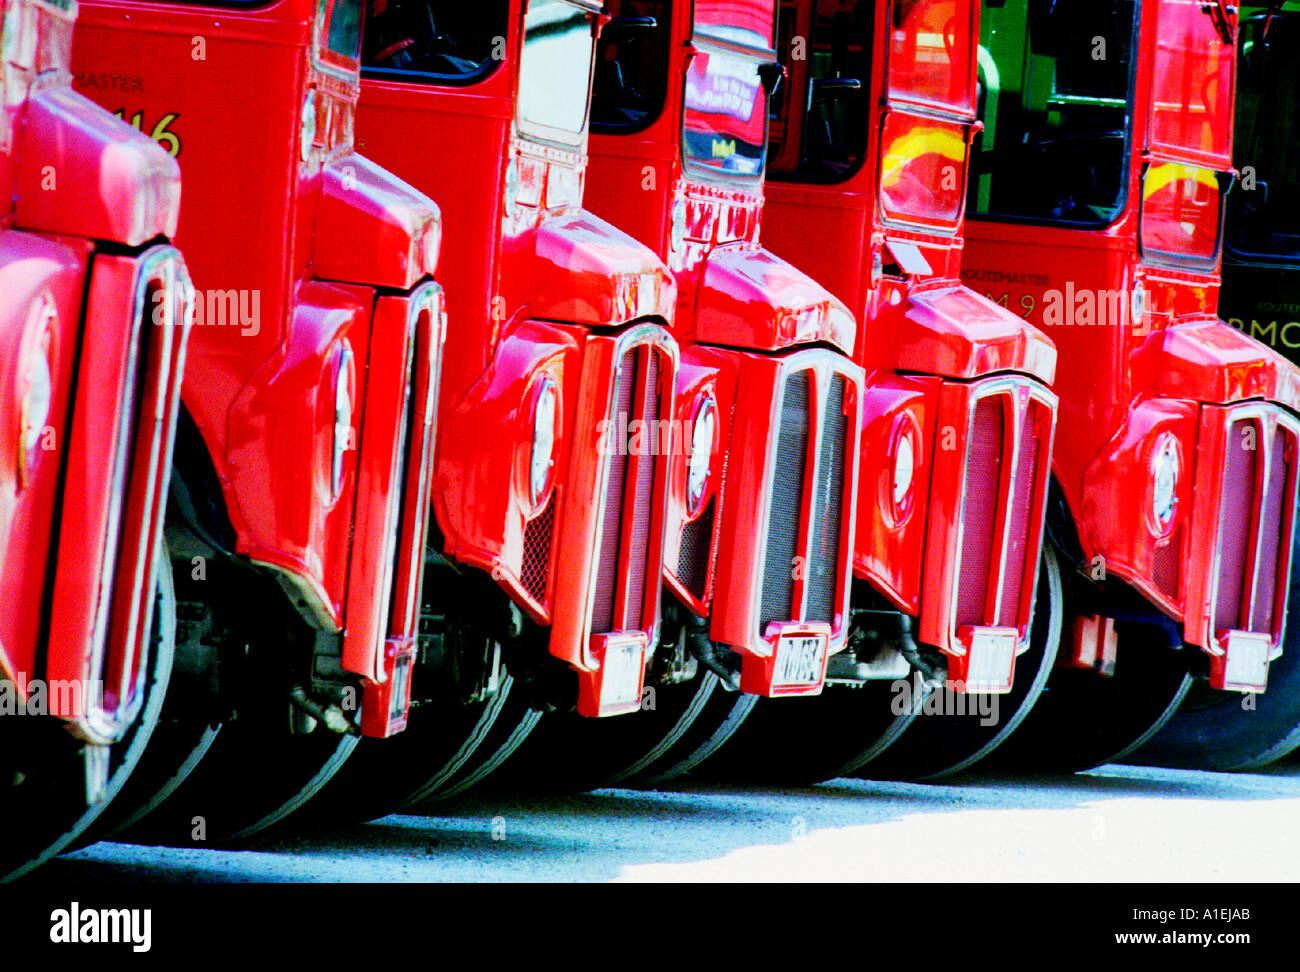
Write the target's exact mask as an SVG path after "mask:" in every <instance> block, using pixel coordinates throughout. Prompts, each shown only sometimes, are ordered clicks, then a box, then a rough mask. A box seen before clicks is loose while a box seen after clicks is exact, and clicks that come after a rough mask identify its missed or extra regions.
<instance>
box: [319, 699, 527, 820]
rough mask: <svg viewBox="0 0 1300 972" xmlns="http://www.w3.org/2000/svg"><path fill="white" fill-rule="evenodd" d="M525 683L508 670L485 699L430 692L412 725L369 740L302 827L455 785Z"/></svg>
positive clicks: (378, 813)
mask: <svg viewBox="0 0 1300 972" xmlns="http://www.w3.org/2000/svg"><path fill="white" fill-rule="evenodd" d="M518 693H519V687H518V685H517V684H516V683H515V682H514V680H513V679H512V678H511V677H510V676H509V675H506V676H505V677H504V678H503V679H502V681H501V685H500V686H499V687H498V689H497V690H496V692H494V693H493V694H492V695H490V696H489V697H488V698H487V699H486V700H484V701H481V702H473V703H469V704H466V703H463V702H462V701H460V700H459V699H457V698H450V697H449V698H442V699H439V698H431V699H429V700H428V701H426V702H424V703H423V704H421V705H419V706H418V707H413V708H412V709H411V713H410V717H409V719H408V721H407V724H406V729H404V730H403V731H402V732H400V733H398V734H397V735H395V736H393V737H391V738H389V739H362V740H361V741H360V742H359V743H358V744H357V749H356V752H354V753H353V754H352V756H351V758H350V759H348V761H347V763H346V764H345V765H344V766H343V768H342V769H341V770H340V771H339V772H338V773H337V774H335V776H334V778H333V779H332V780H330V781H329V783H327V784H326V785H325V787H324V788H323V789H322V790H321V791H320V792H319V793H318V794H316V796H314V797H313V798H312V800H311V802H310V803H309V804H308V805H307V806H306V807H304V808H303V810H302V813H301V814H300V815H298V816H296V817H295V818H294V825H295V826H333V825H337V824H347V823H359V822H361V821H365V820H374V819H376V818H379V817H384V816H387V815H388V814H390V813H394V812H396V811H397V810H398V809H399V808H401V807H404V806H406V805H408V804H411V803H414V802H418V801H420V800H422V799H426V798H428V797H430V796H432V795H434V794H436V793H438V792H439V791H441V790H442V789H444V788H446V787H448V786H450V785H451V783H452V781H453V780H454V779H456V777H457V774H458V773H459V772H460V771H461V770H462V769H464V768H465V767H466V766H467V765H468V764H469V762H470V760H471V759H472V758H473V757H474V755H475V753H477V752H478V751H479V749H480V748H481V747H482V746H483V745H484V744H485V743H487V742H488V740H489V738H490V737H491V734H492V729H493V727H494V726H495V725H496V723H497V720H498V719H499V718H500V716H501V714H502V712H504V711H506V709H507V707H508V706H507V703H508V701H509V699H510V697H511V695H512V694H518Z"/></svg>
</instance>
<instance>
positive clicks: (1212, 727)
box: [1125, 535, 1300, 770]
mask: <svg viewBox="0 0 1300 972" xmlns="http://www.w3.org/2000/svg"><path fill="white" fill-rule="evenodd" d="M1297 540H1300V535H1298V536H1297ZM1297 573H1300V543H1297V542H1296V541H1293V542H1292V547H1291V587H1290V597H1289V598H1288V600H1287V609H1286V627H1285V629H1284V638H1285V645H1284V648H1283V651H1282V657H1281V658H1278V659H1276V660H1275V661H1274V662H1273V663H1272V664H1271V665H1269V669H1268V689H1267V691H1265V692H1264V693H1263V694H1262V695H1242V694H1240V693H1237V692H1217V691H1215V690H1214V689H1212V688H1210V687H1209V686H1208V685H1206V684H1205V683H1203V682H1202V683H1197V685H1196V686H1195V687H1194V688H1193V689H1192V691H1191V692H1190V693H1188V696H1187V698H1186V699H1185V700H1184V701H1183V704H1182V705H1181V706H1179V708H1178V711H1177V712H1176V713H1175V714H1174V717H1173V718H1172V719H1170V720H1169V722H1168V723H1167V724H1166V725H1165V727H1164V728H1163V729H1161V730H1160V732H1158V733H1156V735H1155V736H1153V737H1152V738H1151V740H1150V741H1149V742H1147V743H1146V744H1145V745H1143V746H1142V747H1141V748H1140V749H1138V750H1137V751H1135V752H1134V753H1133V754H1132V756H1130V757H1128V758H1127V759H1126V760H1125V762H1129V763H1140V764H1143V765H1147V766H1170V767H1175V768H1181V769H1207V770H1249V769H1259V768H1261V767H1264V766H1267V765H1268V764H1269V763H1272V762H1275V761H1277V760H1279V759H1282V758H1283V757H1285V756H1287V755H1289V754H1290V753H1292V752H1294V751H1295V750H1296V749H1298V748H1300V582H1297V580H1296V575H1297Z"/></svg>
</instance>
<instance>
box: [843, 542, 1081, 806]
mask: <svg viewBox="0 0 1300 972" xmlns="http://www.w3.org/2000/svg"><path fill="white" fill-rule="evenodd" d="M1040 568H1041V569H1040V570H1039V572H1038V589H1037V592H1036V596H1035V601H1034V616H1033V621H1032V622H1031V626H1030V636H1029V637H1030V640H1029V648H1028V649H1027V650H1026V651H1025V652H1024V653H1023V654H1022V655H1020V656H1019V657H1018V658H1017V659H1016V671H1015V675H1016V678H1015V683H1014V685H1013V686H1012V688H1011V691H1010V692H1008V693H1006V694H1005V695H982V696H974V697H972V696H967V697H965V698H961V697H959V696H957V695H956V694H955V693H953V692H950V691H949V690H948V689H946V688H945V689H939V690H938V695H939V701H941V702H942V703H943V705H942V707H941V708H940V709H939V711H940V712H943V713H953V712H959V713H963V714H961V715H951V716H945V715H938V716H933V717H929V716H923V717H922V718H920V719H917V720H916V722H915V724H913V725H912V727H911V728H910V729H909V730H908V731H907V733H906V734H905V735H904V736H903V737H902V738H901V739H900V740H899V741H898V742H897V743H896V744H895V745H893V746H892V747H890V748H889V750H888V751H886V752H885V753H884V754H882V755H881V756H880V758H879V759H875V760H872V761H871V762H869V763H868V764H867V765H866V766H864V767H863V768H862V769H860V770H858V772H857V774H856V775H858V776H861V777H867V778H871V779H897V780H929V779H938V778H941V777H944V776H951V775H953V774H954V773H959V772H961V771H962V770H965V769H968V768H970V767H971V766H974V765H975V764H976V763H978V762H979V761H980V760H982V759H984V758H985V757H986V756H988V755H989V754H991V753H992V752H993V751H994V750H996V749H997V748H998V747H999V746H1000V745H1002V744H1003V743H1004V742H1006V741H1007V739H1009V738H1010V737H1011V734H1012V733H1013V732H1015V730H1016V728H1017V727H1018V726H1020V724H1021V723H1022V722H1024V720H1025V718H1026V717H1027V716H1028V715H1029V713H1030V711H1031V710H1032V709H1033V707H1034V704H1035V703H1036V702H1037V701H1038V699H1039V697H1040V696H1041V695H1042V693H1043V690H1044V688H1045V687H1046V685H1047V681H1048V676H1049V675H1051V673H1052V668H1053V666H1054V665H1055V664H1056V653H1057V649H1058V648H1059V646H1060V644H1061V626H1062V620H1063V616H1064V613H1065V595H1064V591H1063V589H1062V586H1061V569H1060V565H1059V564H1058V563H1057V559H1056V554H1055V553H1054V552H1053V551H1052V549H1051V548H1050V546H1045V547H1044V548H1043V554H1042V558H1041V560H1040ZM981 713H984V714H983V715H981Z"/></svg>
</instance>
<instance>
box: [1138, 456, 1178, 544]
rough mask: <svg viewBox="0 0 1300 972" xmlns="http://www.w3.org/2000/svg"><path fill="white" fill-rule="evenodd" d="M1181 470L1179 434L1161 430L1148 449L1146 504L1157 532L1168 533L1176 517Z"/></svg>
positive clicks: (1160, 533) (1163, 534)
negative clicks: (1149, 477) (1148, 501)
mask: <svg viewBox="0 0 1300 972" xmlns="http://www.w3.org/2000/svg"><path fill="white" fill-rule="evenodd" d="M1182 470H1183V460H1182V450H1181V448H1180V447H1179V442H1178V437H1177V436H1176V435H1174V434H1173V433H1172V432H1162V433H1161V434H1160V435H1159V436H1157V437H1156V440H1155V443H1154V444H1153V446H1152V449H1151V461H1150V474H1151V492H1150V505H1149V506H1148V508H1147V512H1148V513H1149V514H1150V517H1151V524H1152V526H1153V527H1154V532H1155V534H1156V535H1157V536H1161V537H1163V536H1167V535H1168V534H1169V532H1170V530H1171V529H1172V528H1173V526H1174V522H1175V520H1176V519H1177V518H1178V505H1179V503H1178V487H1179V485H1180V479H1181V476H1182Z"/></svg>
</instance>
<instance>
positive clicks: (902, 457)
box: [882, 412, 921, 526]
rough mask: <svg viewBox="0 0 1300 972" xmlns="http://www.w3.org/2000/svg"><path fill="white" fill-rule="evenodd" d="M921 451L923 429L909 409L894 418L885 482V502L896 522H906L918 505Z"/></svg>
mask: <svg viewBox="0 0 1300 972" xmlns="http://www.w3.org/2000/svg"><path fill="white" fill-rule="evenodd" d="M920 455H921V430H920V429H919V428H918V427H917V425H916V420H915V419H913V418H912V416H911V414H910V413H907V412H904V413H903V414H901V415H899V416H898V418H897V419H895V420H894V427H893V429H891V430H890V434H889V450H888V452H887V454H886V462H885V477H884V480H883V482H882V486H883V487H884V494H885V506H886V508H887V509H888V510H889V514H890V518H891V519H892V520H893V521H894V525H895V526H897V525H899V524H901V523H903V522H904V521H905V520H906V519H907V518H908V517H909V516H910V515H911V513H912V509H913V507H914V506H915V505H916V474H917V463H918V461H919V459H920Z"/></svg>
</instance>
